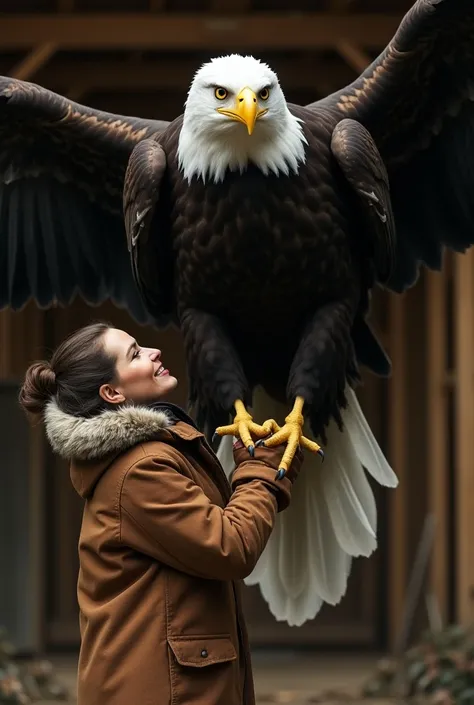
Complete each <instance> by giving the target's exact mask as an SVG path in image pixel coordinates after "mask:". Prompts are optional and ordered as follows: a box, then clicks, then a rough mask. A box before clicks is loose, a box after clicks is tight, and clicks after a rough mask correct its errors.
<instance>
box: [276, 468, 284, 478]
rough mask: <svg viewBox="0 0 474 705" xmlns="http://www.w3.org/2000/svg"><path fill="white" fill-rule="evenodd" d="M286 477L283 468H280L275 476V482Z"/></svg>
mask: <svg viewBox="0 0 474 705" xmlns="http://www.w3.org/2000/svg"><path fill="white" fill-rule="evenodd" d="M285 475H286V470H285V469H284V468H280V469H279V470H278V472H277V474H276V475H275V480H283V478H284V477H285Z"/></svg>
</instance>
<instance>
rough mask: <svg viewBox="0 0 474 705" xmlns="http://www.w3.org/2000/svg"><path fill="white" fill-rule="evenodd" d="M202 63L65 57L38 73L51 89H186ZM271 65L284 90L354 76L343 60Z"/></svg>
mask: <svg viewBox="0 0 474 705" xmlns="http://www.w3.org/2000/svg"><path fill="white" fill-rule="evenodd" d="M198 68H199V64H198V63H196V61H195V60H194V59H186V58H182V57H177V58H176V59H174V60H173V61H172V62H170V61H168V60H166V61H164V60H163V61H160V60H156V61H155V60H153V61H143V62H141V63H140V65H139V66H137V65H136V64H134V63H133V62H125V61H115V60H108V59H106V58H105V59H103V60H101V61H97V60H83V61H73V60H71V59H62V60H61V61H60V62H57V63H56V62H54V63H52V64H50V65H48V66H46V67H45V68H44V69H43V70H42V71H41V72H40V73H39V74H38V75H37V77H36V82H37V83H40V84H41V85H43V86H46V87H47V88H50V89H51V90H59V89H60V88H64V87H66V86H73V85H74V86H75V85H88V86H90V87H92V88H94V89H105V90H107V91H128V90H132V91H139V90H154V89H166V88H172V89H179V90H186V89H187V88H188V87H189V84H190V83H191V81H192V78H193V75H194V73H195V72H196V69H198ZM272 68H273V69H274V70H275V71H276V73H277V74H278V78H279V79H280V83H281V85H282V87H283V90H285V89H287V88H290V87H291V89H292V90H298V89H305V88H313V87H315V88H316V87H317V86H318V85H319V83H320V81H321V80H324V82H325V85H328V86H329V87H330V88H329V90H336V89H338V88H341V87H343V86H344V85H346V84H347V83H349V82H350V81H352V80H353V76H352V72H351V71H350V69H349V68H348V67H347V66H344V65H341V63H340V61H334V62H330V63H329V62H328V63H326V62H322V61H318V60H313V61H312V62H304V61H298V60H295V61H291V60H287V59H278V60H276V61H275V64H274V65H273V64H272Z"/></svg>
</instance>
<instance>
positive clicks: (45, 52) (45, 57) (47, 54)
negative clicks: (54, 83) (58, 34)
mask: <svg viewBox="0 0 474 705" xmlns="http://www.w3.org/2000/svg"><path fill="white" fill-rule="evenodd" d="M56 50H57V44H55V43H54V42H45V43H44V44H39V45H38V46H37V47H36V48H35V49H33V50H32V51H31V52H30V53H29V54H28V56H25V58H24V59H23V61H21V62H20V63H19V64H17V66H15V67H14V68H13V69H12V71H11V76H12V78H18V79H19V80H20V81H29V80H31V78H33V76H34V75H35V73H37V72H38V71H39V70H40V68H41V67H42V66H44V65H45V64H46V63H47V62H48V61H49V59H50V58H51V57H52V56H53V54H55V52H56Z"/></svg>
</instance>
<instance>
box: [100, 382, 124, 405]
mask: <svg viewBox="0 0 474 705" xmlns="http://www.w3.org/2000/svg"><path fill="white" fill-rule="evenodd" d="M99 394H100V396H101V397H102V399H103V400H104V401H106V402H107V403H108V404H122V403H123V402H124V401H125V397H124V396H123V394H122V393H121V392H119V391H118V390H117V389H115V388H114V387H112V386H111V385H110V384H103V385H102V386H101V387H100V389H99Z"/></svg>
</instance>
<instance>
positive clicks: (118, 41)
mask: <svg viewBox="0 0 474 705" xmlns="http://www.w3.org/2000/svg"><path fill="white" fill-rule="evenodd" d="M400 20H401V16H400V15H386V14H382V13H373V14H360V15H359V14H357V15H350V14H341V15H331V14H329V13H300V14H294V15H289V14H287V13H256V14H251V15H250V14H249V15H236V16H232V17H230V16H221V17H219V16H216V15H211V14H209V15H203V14H182V15H180V14H168V13H166V14H164V15H156V16H154V15H152V14H151V13H141V14H95V13H94V14H68V15H61V14H57V15H42V14H36V15H32V14H25V15H13V14H12V15H8V14H4V15H3V16H2V33H1V38H0V49H3V50H10V49H22V48H31V47H32V46H36V45H37V44H44V43H46V42H53V43H55V44H59V45H60V46H61V48H62V49H64V50H67V49H71V50H72V49H90V50H92V49H131V50H133V49H175V50H177V49H186V50H188V51H191V50H197V49H199V50H206V51H211V52H213V51H216V50H220V51H231V50H232V51H248V50H250V49H252V50H256V51H257V50H258V51H264V50H267V49H280V50H282V49H288V50H289V49H298V50H304V49H308V48H313V49H332V48H333V47H334V45H335V44H336V43H337V42H338V41H340V40H341V39H342V38H346V37H349V38H350V40H351V41H352V42H353V43H354V44H355V45H357V46H360V47H364V48H367V49H376V50H380V49H381V48H383V47H384V46H385V45H386V44H387V43H388V42H389V41H390V39H391V38H392V36H393V34H394V33H395V31H396V29H397V27H398V25H399V23H400Z"/></svg>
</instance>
